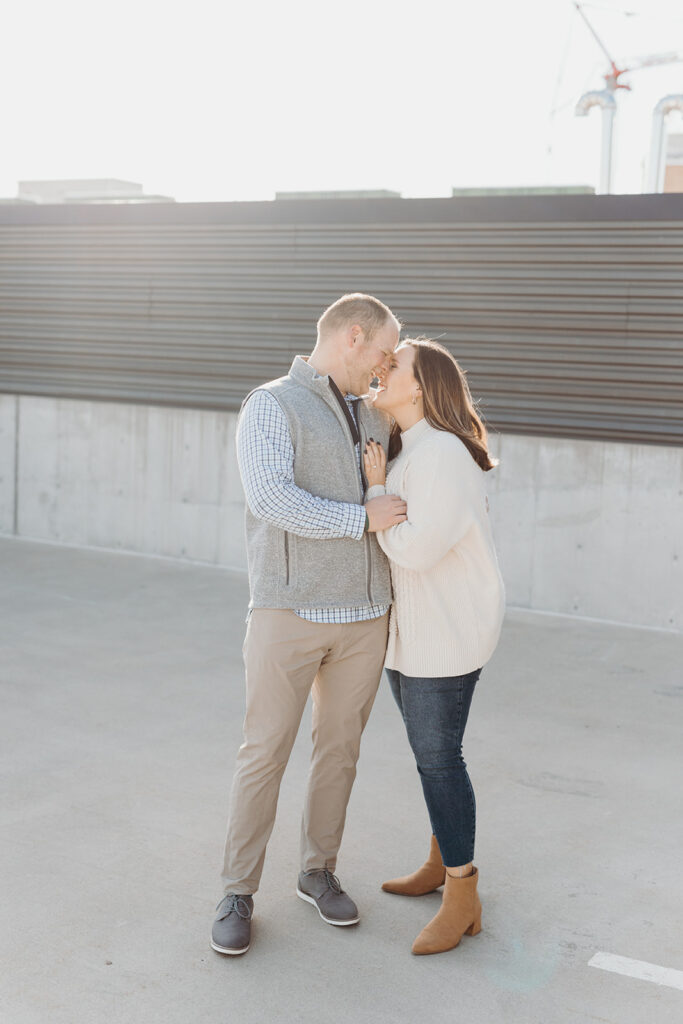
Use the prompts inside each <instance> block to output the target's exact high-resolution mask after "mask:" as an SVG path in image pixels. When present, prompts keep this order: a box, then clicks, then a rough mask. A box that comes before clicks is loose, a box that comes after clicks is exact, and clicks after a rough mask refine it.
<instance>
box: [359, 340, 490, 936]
mask: <svg viewBox="0 0 683 1024" xmlns="http://www.w3.org/2000/svg"><path fill="white" fill-rule="evenodd" d="M374 404H375V405H376V406H377V407H378V408H379V409H382V410H383V411H385V412H387V413H388V414H389V415H390V416H391V417H393V419H394V421H395V422H394V426H393V429H392V433H391V438H390V441H389V459H390V460H393V461H392V462H391V465H390V467H389V474H388V476H387V477H386V481H385V470H386V463H387V458H386V454H385V452H384V450H383V449H382V447H381V445H378V444H376V443H375V442H374V441H372V440H371V441H369V442H368V445H367V446H366V449H365V453H364V463H365V473H366V476H367V478H368V484H369V490H368V498H373V497H376V496H377V495H378V494H381V493H384V492H385V490H386V492H388V493H391V494H398V495H399V496H400V497H401V498H403V499H404V500H405V501H406V502H407V504H408V521H407V522H405V523H401V524H400V525H398V526H392V527H390V528H389V529H388V530H384V531H382V532H380V533H378V534H377V539H378V541H379V543H380V545H381V546H382V549H383V550H384V552H385V553H386V555H387V556H388V558H389V561H390V563H391V575H392V583H393V588H394V605H393V607H392V612H391V620H390V626H389V645H388V648H387V660H386V666H385V667H386V671H387V675H388V677H389V682H390V683H391V688H392V691H393V694H394V697H395V699H396V703H397V704H398V707H399V710H400V712H401V714H402V716H403V720H404V722H405V725H406V729H407V732H408V739H409V741H410V745H411V747H412V750H413V753H414V755H415V760H416V762H417V770H418V772H419V774H420V779H421V781H422V788H423V790H424V796H425V801H426V804H427V809H428V811H429V817H430V820H431V825H432V833H433V834H432V839H431V850H430V854H429V858H428V860H427V862H426V863H425V864H424V865H423V866H422V867H421V868H419V870H417V871H415V872H414V873H413V874H412V875H408V876H406V877H404V878H395V879H392V880H391V881H389V882H385V883H384V884H383V886H382V888H383V889H384V890H385V891H386V892H393V893H400V894H403V895H411V896H421V895H423V894H425V893H428V892H433V891H434V890H435V889H437V888H438V887H439V886H441V885H444V891H443V898H442V903H441V908H440V910H439V912H438V913H437V915H436V917H434V919H433V920H432V921H430V922H429V924H428V925H427V926H426V927H425V928H424V929H423V930H422V932H421V933H420V934H419V935H418V937H417V939H416V940H415V943H414V945H413V953H440V952H443V951H445V950H447V949H453V947H455V946H457V945H458V943H459V942H460V939H461V938H462V936H463V934H468V935H476V934H477V932H479V930H480V928H481V903H480V902H479V897H478V895H477V879H478V872H477V869H476V867H474V865H473V864H472V860H473V857H474V833H475V801H474V792H473V790H472V785H471V783H470V779H469V776H468V774H467V768H466V765H465V762H464V760H463V758H462V739H463V733H464V731H465V725H466V722H467V716H468V713H469V709H470V703H471V700H472V694H473V692H474V687H475V685H476V682H477V680H478V679H479V675H480V672H481V669H482V666H483V665H484V664H485V663H486V661H488V659H489V658H490V657H491V655H492V654H493V651H494V649H495V647H496V644H497V642H498V637H499V635H500V628H501V624H502V619H503V610H504V590H503V581H502V579H501V576H500V571H499V569H498V561H497V559H496V552H495V548H494V545H493V537H492V534H491V526H490V522H489V513H488V499H487V496H486V482H485V480H486V478H485V473H487V472H488V471H489V470H490V469H492V468H493V467H494V466H495V465H496V462H495V460H494V459H492V458H491V456H490V455H489V452H488V448H487V441H486V430H485V428H484V426H483V424H482V421H481V420H480V418H479V416H478V415H477V413H476V411H475V409H474V405H473V403H472V399H471V397H470V393H469V389H468V386H467V383H466V381H465V377H464V375H463V373H462V371H461V370H460V367H459V366H458V364H457V362H456V361H455V359H454V358H453V356H452V355H451V354H450V353H449V352H448V351H447V350H446V349H445V348H443V346H441V345H439V344H438V343H437V342H434V341H430V340H428V339H426V338H417V339H412V338H411V339H408V340H406V341H405V342H403V344H402V345H401V346H400V347H399V348H398V349H397V350H396V352H395V353H394V356H393V359H392V362H391V367H390V369H389V371H388V373H387V374H386V375H385V378H384V379H383V381H382V383H381V384H380V387H379V388H378V389H377V393H376V397H375V399H374ZM385 484H386V486H385Z"/></svg>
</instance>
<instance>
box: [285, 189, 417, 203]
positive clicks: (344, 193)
mask: <svg viewBox="0 0 683 1024" xmlns="http://www.w3.org/2000/svg"><path fill="white" fill-rule="evenodd" d="M400 198H401V193H400V192H392V191H391V190H390V189H386V188H376V189H371V188H368V189H348V190H344V189H342V190H340V191H336V192H276V193H275V199H276V200H277V199H400Z"/></svg>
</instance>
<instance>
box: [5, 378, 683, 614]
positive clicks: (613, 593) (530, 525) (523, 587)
mask: <svg viewBox="0 0 683 1024" xmlns="http://www.w3.org/2000/svg"><path fill="white" fill-rule="evenodd" d="M235 423H236V416H235V414H234V413H228V412H220V413H219V412H206V411H198V410H194V409H172V408H160V407H147V406H140V405H127V404H119V403H103V402H87V401H72V400H65V399H53V398H37V397H21V398H17V399H15V398H14V397H12V396H0V532H3V533H5V534H10V535H11V534H15V535H17V536H19V537H26V538H32V539H42V540H46V541H51V542H53V543H64V544H78V545H87V546H96V547H107V548H121V549H125V550H129V551H139V552H145V553H148V554H157V555H165V556H169V557H173V558H185V559H190V560H195V561H201V562H210V563H215V564H218V565H225V566H232V567H238V568H243V567H244V566H245V565H246V558H245V551H244V534H243V510H244V505H243V500H244V499H243V495H242V489H241V485H240V481H239V475H238V471H237V465H236V460H235V454H234V435H235ZM16 430H18V437H17V436H16ZM492 447H493V449H494V451H495V452H496V454H498V455H499V457H500V459H501V465H500V467H499V469H497V470H496V471H494V472H492V473H491V474H490V476H489V481H490V489H489V494H490V499H491V506H492V513H493V516H494V527H495V532H496V539H497V545H498V550H499V555H500V561H501V567H502V570H503V575H504V577H505V581H506V586H507V593H508V603H509V604H511V605H517V606H520V607H524V608H533V609H537V610H542V611H554V612H562V613H568V614H573V615H582V616H589V617H593V618H599V619H607V620H613V621H616V622H624V623H631V624H639V625H646V626H655V627H659V628H663V629H668V630H675V631H683V568H682V566H683V449H682V448H674V447H656V446H652V445H631V444H618V443H613V442H596V441H575V440H564V439H548V438H538V437H522V436H518V435H511V434H510V435H504V436H502V437H497V438H494V440H493V444H492ZM15 449H16V459H17V464H16V467H15ZM15 477H16V491H15Z"/></svg>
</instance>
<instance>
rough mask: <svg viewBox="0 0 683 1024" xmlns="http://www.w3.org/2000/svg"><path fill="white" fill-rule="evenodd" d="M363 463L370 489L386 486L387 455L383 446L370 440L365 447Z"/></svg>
mask: <svg viewBox="0 0 683 1024" xmlns="http://www.w3.org/2000/svg"><path fill="white" fill-rule="evenodd" d="M363 462H364V465H365V476H366V478H367V481H368V487H375V486H376V485H377V484H384V483H385V481H386V476H387V454H386V452H385V451H384V448H382V445H381V444H379V443H378V442H377V441H373V439H372V438H370V440H369V441H368V443H367V444H366V446H365V451H364V453H363Z"/></svg>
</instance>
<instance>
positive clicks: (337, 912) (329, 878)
mask: <svg viewBox="0 0 683 1024" xmlns="http://www.w3.org/2000/svg"><path fill="white" fill-rule="evenodd" d="M296 894H297V896H299V897H300V898H301V899H302V900H306V902H307V903H312V904H313V905H314V906H315V907H317V908H318V913H319V914H320V916H321V917H322V919H323V921H326V922H327V924H338V925H347V924H358V922H359V921H360V917H359V916H358V907H357V906H356V904H355V903H354V902H353V900H352V899H351V897H350V896H349V895H348V894H347V893H345V892H344V890H343V889H342V887H341V884H340V882H339V879H338V878H337V876H336V875H333V874H332V872H331V871H328V870H327V868H321V869H320V870H318V871H302V872H301V874H300V875H299V884H298V886H297V889H296Z"/></svg>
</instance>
